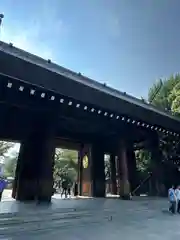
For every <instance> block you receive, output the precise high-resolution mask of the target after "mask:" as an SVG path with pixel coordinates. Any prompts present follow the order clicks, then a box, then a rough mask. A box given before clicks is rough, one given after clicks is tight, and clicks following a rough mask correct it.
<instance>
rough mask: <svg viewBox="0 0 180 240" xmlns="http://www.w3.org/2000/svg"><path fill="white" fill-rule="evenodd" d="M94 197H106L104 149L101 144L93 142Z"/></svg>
mask: <svg viewBox="0 0 180 240" xmlns="http://www.w3.org/2000/svg"><path fill="white" fill-rule="evenodd" d="M91 157H92V178H93V197H105V185H106V184H105V169H104V167H105V166H104V151H103V147H102V146H101V145H100V144H97V143H96V144H93V145H92V148H91Z"/></svg>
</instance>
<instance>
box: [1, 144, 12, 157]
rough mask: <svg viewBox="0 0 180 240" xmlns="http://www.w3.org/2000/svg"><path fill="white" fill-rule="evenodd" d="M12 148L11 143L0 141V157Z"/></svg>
mask: <svg viewBox="0 0 180 240" xmlns="http://www.w3.org/2000/svg"><path fill="white" fill-rule="evenodd" d="M13 146H14V144H13V143H10V142H5V141H0V156H1V157H4V156H5V155H6V154H7V152H8V151H9V150H10V148H12V147H13Z"/></svg>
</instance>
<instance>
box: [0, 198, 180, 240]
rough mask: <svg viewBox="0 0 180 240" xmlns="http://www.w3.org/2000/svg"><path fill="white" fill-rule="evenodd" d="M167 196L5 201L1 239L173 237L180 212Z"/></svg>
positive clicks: (177, 233) (0, 213)
mask: <svg viewBox="0 0 180 240" xmlns="http://www.w3.org/2000/svg"><path fill="white" fill-rule="evenodd" d="M167 206H168V203H167V200H165V199H150V198H146V197H144V198H143V197H142V198H135V199H134V200H132V201H122V200H119V199H78V200H76V199H72V200H62V199H53V201H52V204H51V205H50V206H37V205H35V204H22V203H17V202H15V201H4V202H2V203H1V205H0V239H11V240H15V239H18V240H24V239H27V240H31V239H33V240H36V239H38V240H41V239H43V240H48V239H53V240H56V239H63V240H71V239H72V240H90V239H91V240H92V239H95V240H96V239H97V240H106V239H108V240H109V239H111V240H116V239H118V240H119V239H120V238H122V239H127V240H131V239H134V240H136V239H138V240H144V239H145V240H149V239H153V238H154V239H155V240H161V239H163V240H166V239H168V240H171V239H175V238H178V237H180V228H179V221H180V216H179V215H175V216H172V215H170V214H169V213H168V212H167V210H166V209H167Z"/></svg>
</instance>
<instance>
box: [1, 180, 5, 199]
mask: <svg viewBox="0 0 180 240" xmlns="http://www.w3.org/2000/svg"><path fill="white" fill-rule="evenodd" d="M5 188H6V181H5V180H4V179H3V178H2V177H1V178H0V201H1V200H2V195H3V191H4V189H5Z"/></svg>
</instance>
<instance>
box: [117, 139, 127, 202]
mask: <svg viewBox="0 0 180 240" xmlns="http://www.w3.org/2000/svg"><path fill="white" fill-rule="evenodd" d="M118 159H119V168H120V197H121V198H122V199H129V197H130V184H129V174H128V160H127V159H128V154H127V143H126V141H125V140H123V139H122V140H121V141H120V142H119V145H118Z"/></svg>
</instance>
